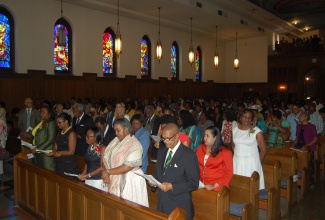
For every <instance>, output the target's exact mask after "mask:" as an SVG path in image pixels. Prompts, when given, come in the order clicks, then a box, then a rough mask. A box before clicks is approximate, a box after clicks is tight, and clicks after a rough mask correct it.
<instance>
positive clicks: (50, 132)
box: [32, 106, 57, 171]
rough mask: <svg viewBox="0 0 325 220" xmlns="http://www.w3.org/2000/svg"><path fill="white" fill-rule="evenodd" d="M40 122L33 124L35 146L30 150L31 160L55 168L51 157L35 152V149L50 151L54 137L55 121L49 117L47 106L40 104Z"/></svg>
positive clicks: (48, 167) (45, 166)
mask: <svg viewBox="0 0 325 220" xmlns="http://www.w3.org/2000/svg"><path fill="white" fill-rule="evenodd" d="M40 117H41V122H40V123H38V125H36V126H35V128H34V129H33V131H32V135H33V136H34V139H33V145H34V146H36V148H34V149H33V150H32V153H33V154H34V158H33V162H34V163H35V164H37V165H40V166H42V167H44V168H46V169H49V170H53V171H54V168H55V164H54V159H53V157H48V156H47V155H46V154H45V153H41V152H37V151H36V150H45V151H49V152H50V151H51V150H52V148H53V145H54V142H55V137H56V134H57V132H56V126H55V122H54V121H53V119H52V118H51V114H50V109H49V107H48V106H42V107H41V110H40Z"/></svg>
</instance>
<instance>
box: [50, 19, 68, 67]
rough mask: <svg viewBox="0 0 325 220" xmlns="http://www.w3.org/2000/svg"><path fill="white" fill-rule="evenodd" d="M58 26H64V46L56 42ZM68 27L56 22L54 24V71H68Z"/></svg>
mask: <svg viewBox="0 0 325 220" xmlns="http://www.w3.org/2000/svg"><path fill="white" fill-rule="evenodd" d="M59 28H64V31H65V46H59V44H58V37H57V36H58V32H59ZM68 36H69V35H68V29H67V28H66V27H65V26H64V25H62V24H57V25H55V26H54V70H55V71H69V49H68V48H69V47H68V45H69V40H68Z"/></svg>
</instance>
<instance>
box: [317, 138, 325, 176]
mask: <svg viewBox="0 0 325 220" xmlns="http://www.w3.org/2000/svg"><path fill="white" fill-rule="evenodd" d="M318 143H319V144H318V148H319V149H318V151H317V152H318V153H317V155H316V157H315V158H317V160H318V161H319V164H320V173H321V176H322V179H323V181H324V180H325V136H318Z"/></svg>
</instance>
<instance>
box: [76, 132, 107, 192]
mask: <svg viewBox="0 0 325 220" xmlns="http://www.w3.org/2000/svg"><path fill="white" fill-rule="evenodd" d="M102 141H103V136H102V132H101V130H100V129H99V128H97V127H93V128H90V129H88V131H87V136H86V142H87V144H88V145H89V147H88V149H87V151H86V153H85V156H84V159H85V167H84V169H83V171H82V173H81V174H80V175H79V176H78V179H79V180H81V181H85V184H87V185H89V186H93V187H95V188H97V189H100V190H103V191H106V189H105V188H104V185H103V180H102V178H101V172H102V168H101V158H100V151H101V144H102Z"/></svg>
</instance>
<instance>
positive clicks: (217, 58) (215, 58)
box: [213, 26, 219, 69]
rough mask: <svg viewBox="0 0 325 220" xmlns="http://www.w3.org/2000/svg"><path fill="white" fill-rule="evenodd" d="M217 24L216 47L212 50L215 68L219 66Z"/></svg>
mask: <svg viewBox="0 0 325 220" xmlns="http://www.w3.org/2000/svg"><path fill="white" fill-rule="evenodd" d="M217 31H218V26H216V49H215V51H214V57H213V65H214V67H215V68H216V69H217V68H218V66H219V55H218V33H217Z"/></svg>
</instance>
